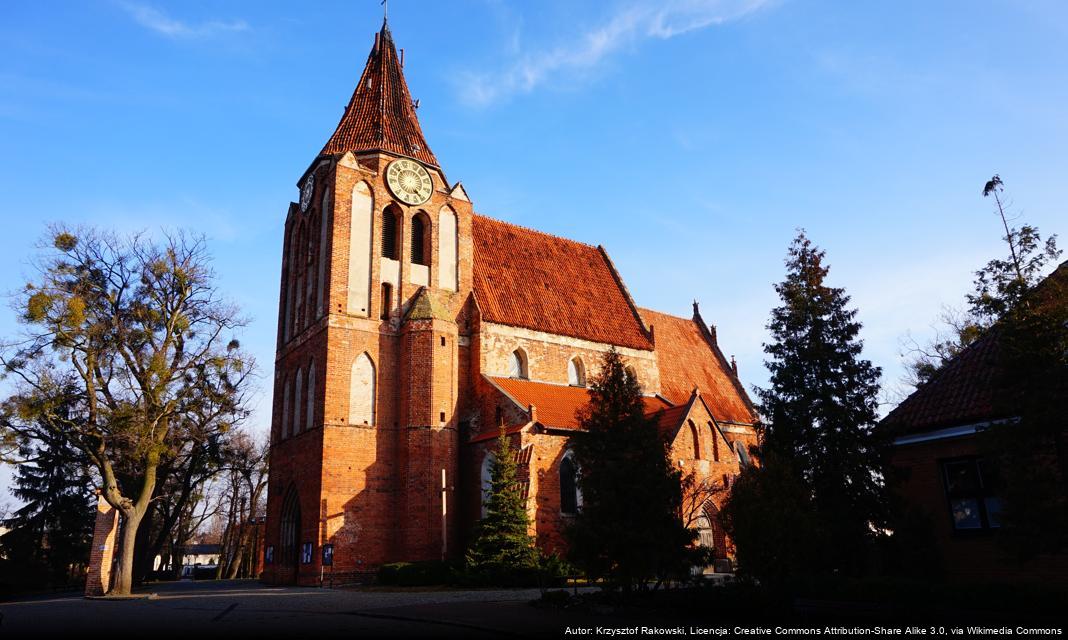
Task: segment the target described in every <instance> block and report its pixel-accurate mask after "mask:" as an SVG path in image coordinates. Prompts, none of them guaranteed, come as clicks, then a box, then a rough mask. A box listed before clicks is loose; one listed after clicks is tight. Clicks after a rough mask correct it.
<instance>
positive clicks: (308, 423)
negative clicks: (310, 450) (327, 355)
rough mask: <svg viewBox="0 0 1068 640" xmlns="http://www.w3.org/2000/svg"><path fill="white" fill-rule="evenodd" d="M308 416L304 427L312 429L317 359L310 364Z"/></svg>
mask: <svg viewBox="0 0 1068 640" xmlns="http://www.w3.org/2000/svg"><path fill="white" fill-rule="evenodd" d="M307 402H308V416H307V419H306V420H305V421H304V428H305V429H311V428H312V426H313V425H314V424H315V361H314V360H312V362H311V364H309V365H308V400H307Z"/></svg>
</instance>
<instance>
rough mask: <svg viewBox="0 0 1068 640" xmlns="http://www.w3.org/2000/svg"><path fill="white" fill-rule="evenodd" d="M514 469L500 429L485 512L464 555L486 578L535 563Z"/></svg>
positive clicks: (504, 576)
mask: <svg viewBox="0 0 1068 640" xmlns="http://www.w3.org/2000/svg"><path fill="white" fill-rule="evenodd" d="M517 472H518V465H517V464H516V461H515V452H514V450H513V449H512V447H511V446H510V445H509V442H508V437H507V436H506V435H505V433H504V429H503V428H502V429H501V435H500V437H499V438H498V439H497V450H496V452H495V454H494V458H493V462H492V464H491V466H490V491H489V498H488V499H487V501H486V504H485V507H486V515H485V516H483V517H482V519H481V520H480V521H479V523H478V528H477V530H476V532H475V540H474V542H472V543H471V547H470V548H469V549H468V552H467V557H466V562H467V568H468V570H469V571H471V572H472V573H474V574H476V575H479V576H481V577H483V578H486V579H490V580H498V579H507V578H508V576H509V575H513V574H515V573H516V572H517V571H522V570H525V569H532V568H534V567H536V566H537V564H538V551H537V547H535V546H534V538H533V537H532V536H531V535H530V530H529V527H530V521H529V519H528V517H527V508H526V502H525V500H524V499H523V494H522V493H521V492H520V487H519V482H518V478H517Z"/></svg>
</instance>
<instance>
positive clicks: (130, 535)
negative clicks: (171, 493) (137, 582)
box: [108, 509, 144, 596]
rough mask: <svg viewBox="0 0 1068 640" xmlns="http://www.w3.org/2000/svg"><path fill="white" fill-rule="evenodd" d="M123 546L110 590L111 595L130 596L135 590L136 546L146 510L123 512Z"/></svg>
mask: <svg viewBox="0 0 1068 640" xmlns="http://www.w3.org/2000/svg"><path fill="white" fill-rule="evenodd" d="M123 515H124V517H123V528H122V548H121V549H120V551H121V554H120V555H119V566H118V569H117V570H116V571H115V581H114V584H113V585H112V587H111V590H110V591H108V595H109V596H128V595H130V593H131V592H132V590H133V571H134V548H135V544H136V543H137V530H138V529H140V525H141V518H143V517H144V512H141V513H138V510H137V509H131V510H130V511H129V512H128V513H126V514H123Z"/></svg>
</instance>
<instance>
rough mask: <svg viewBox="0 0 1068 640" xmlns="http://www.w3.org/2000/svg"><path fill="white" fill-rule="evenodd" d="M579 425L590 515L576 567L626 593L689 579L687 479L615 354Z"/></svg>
mask: <svg viewBox="0 0 1068 640" xmlns="http://www.w3.org/2000/svg"><path fill="white" fill-rule="evenodd" d="M579 423H580V425H581V427H582V430H583V431H582V432H581V433H578V434H576V435H575V437H574V438H573V447H574V451H575V458H576V461H577V463H578V466H579V469H580V473H579V483H578V484H579V487H580V488H581V490H582V508H581V510H580V511H579V513H578V515H577V516H576V518H575V522H574V524H573V525H572V526H571V527H570V528H569V529H568V537H569V539H570V542H571V547H570V556H571V559H572V560H573V562H574V563H575V564H576V565H577V566H578V567H580V568H582V569H584V570H585V571H586V572H587V574H588V575H590V576H592V577H605V578H608V579H609V581H610V582H611V583H613V584H614V585H617V586H619V587H621V588H622V589H623V590H624V591H630V590H632V589H634V588H639V589H644V588H645V587H646V586H647V585H648V584H649V582H650V581H652V580H657V581H660V580H663V579H666V578H675V577H684V576H686V575H687V574H688V572H689V568H690V566H691V565H692V564H694V563H695V562H696V561H697V560H696V556H695V552H694V550H693V549H692V544H693V542H694V540H695V539H696V535H697V534H696V532H694V531H692V530H690V529H687V528H686V526H685V524H684V523H683V522H682V517H681V509H682V476H681V473H680V472H679V471H678V470H677V469H675V468H673V467H672V465H671V461H670V460H669V459H668V443H667V442H666V441H665V439H664V438H663V437H661V435H660V433H659V431H658V430H657V425H656V420H655V419H653V418H651V417H648V416H646V415H645V411H644V405H643V402H642V395H641V387H640V386H639V385H638V382H637V380H635V379H634V378H633V377H632V376H630V375H628V374H627V372H626V369H625V368H624V362H623V359H622V357H621V356H620V355H619V353H618V352H616V351H615V350H614V349H613V350H611V351H609V352H608V353H606V354H605V357H604V359H603V361H602V362H601V369H600V372H599V373H598V375H596V376H594V377H593V379H592V380H591V384H590V403H589V404H588V405H587V406H586V408H585V409H584V410H582V411H581V412H580V415H579Z"/></svg>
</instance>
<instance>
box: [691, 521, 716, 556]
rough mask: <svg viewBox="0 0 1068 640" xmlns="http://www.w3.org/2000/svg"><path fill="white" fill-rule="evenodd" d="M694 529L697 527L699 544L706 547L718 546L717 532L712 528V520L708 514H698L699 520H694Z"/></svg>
mask: <svg viewBox="0 0 1068 640" xmlns="http://www.w3.org/2000/svg"><path fill="white" fill-rule="evenodd" d="M694 529H697V544H699V545H701V546H702V547H705V548H706V549H714V548H715V547H716V532H715V529H713V528H712V521H711V520H709V519H708V516H707V515H705V514H703V513H702V514H701V515H699V516H697V520H696V521H695V522H694Z"/></svg>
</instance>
